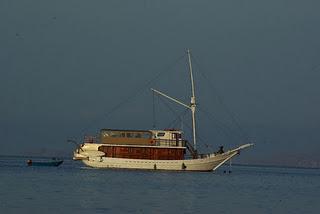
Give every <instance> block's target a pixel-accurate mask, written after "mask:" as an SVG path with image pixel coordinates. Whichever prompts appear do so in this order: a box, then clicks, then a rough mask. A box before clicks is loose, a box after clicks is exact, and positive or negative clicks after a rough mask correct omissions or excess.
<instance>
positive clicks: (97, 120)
mask: <svg viewBox="0 0 320 214" xmlns="http://www.w3.org/2000/svg"><path fill="white" fill-rule="evenodd" d="M184 57H185V54H183V55H182V56H180V57H178V58H177V59H176V60H175V61H173V62H172V63H171V64H169V65H168V66H167V67H166V68H165V69H164V70H161V71H160V72H158V73H157V75H156V76H155V77H154V78H152V79H151V80H149V81H147V82H146V84H145V85H143V86H142V87H139V88H137V89H136V90H134V92H133V93H131V94H130V95H129V96H128V97H126V98H125V99H124V100H123V101H122V102H120V103H118V104H117V105H115V106H114V107H113V108H111V109H110V111H108V112H107V114H106V115H105V116H104V117H99V118H97V119H95V120H93V121H92V122H91V123H90V124H89V125H87V126H86V127H85V128H83V129H82V130H81V131H80V135H81V134H84V132H85V131H87V130H88V129H89V128H91V127H93V125H94V124H96V123H98V122H99V121H101V120H105V119H106V118H108V117H110V115H111V114H112V113H114V112H115V111H117V110H118V109H119V108H121V107H122V106H123V105H124V104H126V103H128V102H130V101H131V100H133V99H134V98H136V97H137V96H138V95H140V94H141V93H142V92H143V91H144V90H145V88H146V87H148V86H150V85H151V83H153V82H154V81H155V80H157V79H158V78H160V76H161V75H163V74H166V73H168V72H169V71H171V69H172V68H173V67H174V66H175V65H176V64H177V63H178V62H180V61H181V60H182V59H183V58H184ZM77 136H78V137H77V138H80V136H79V135H77Z"/></svg>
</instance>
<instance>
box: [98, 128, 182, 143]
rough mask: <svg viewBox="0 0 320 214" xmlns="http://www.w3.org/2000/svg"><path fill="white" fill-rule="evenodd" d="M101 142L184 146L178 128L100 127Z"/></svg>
mask: <svg viewBox="0 0 320 214" xmlns="http://www.w3.org/2000/svg"><path fill="white" fill-rule="evenodd" d="M99 140H100V143H101V144H115V145H140V146H166V147H185V143H186V142H185V140H183V139H182V132H181V131H179V130H119V129H101V130H100V135H99Z"/></svg>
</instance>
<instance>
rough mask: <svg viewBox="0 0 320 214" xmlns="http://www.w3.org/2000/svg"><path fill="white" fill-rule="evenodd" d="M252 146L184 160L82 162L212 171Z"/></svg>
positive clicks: (99, 159) (92, 159)
mask: <svg viewBox="0 0 320 214" xmlns="http://www.w3.org/2000/svg"><path fill="white" fill-rule="evenodd" d="M249 146H252V144H245V145H243V146H240V147H238V148H236V149H233V150H230V151H227V152H225V153H223V154H218V155H215V154H210V155H207V156H206V157H204V158H198V159H186V160H146V159H126V158H110V157H98V156H91V157H90V156H88V157H87V158H85V159H83V160H82V161H83V163H84V164H85V165H87V166H90V167H94V168H117V169H143V170H173V171H212V170H216V169H217V168H218V167H219V166H221V165H222V164H223V163H225V162H226V161H228V160H230V159H231V158H233V157H234V156H235V155H237V154H239V152H240V150H241V149H244V148H246V147H249Z"/></svg>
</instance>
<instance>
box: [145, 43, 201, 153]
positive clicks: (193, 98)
mask: <svg viewBox="0 0 320 214" xmlns="http://www.w3.org/2000/svg"><path fill="white" fill-rule="evenodd" d="M187 54H188V61H189V71H190V81H191V102H190V105H187V104H184V103H183V102H181V101H179V100H177V99H175V98H173V97H170V96H168V95H166V94H165V93H163V92H161V91H158V90H156V89H153V88H151V90H152V91H153V92H156V93H157V94H160V95H161V96H164V97H165V98H167V99H169V100H171V101H173V102H175V103H177V104H179V105H182V106H184V107H186V108H188V109H190V110H191V117H192V135H193V149H194V151H195V152H197V139H196V117H195V113H196V96H195V92H194V81H193V73H192V64H191V55H190V50H189V49H187Z"/></svg>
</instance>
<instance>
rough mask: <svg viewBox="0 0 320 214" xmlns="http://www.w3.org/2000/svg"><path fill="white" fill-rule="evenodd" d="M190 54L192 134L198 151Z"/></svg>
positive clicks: (188, 51) (188, 52) (189, 56)
mask: <svg viewBox="0 0 320 214" xmlns="http://www.w3.org/2000/svg"><path fill="white" fill-rule="evenodd" d="M187 54H188V61H189V71H190V81H191V102H190V109H191V117H192V134H193V148H194V150H195V151H197V139H196V118H195V113H196V97H195V92H194V81H193V73H192V64H191V55H190V50H189V49H187Z"/></svg>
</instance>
